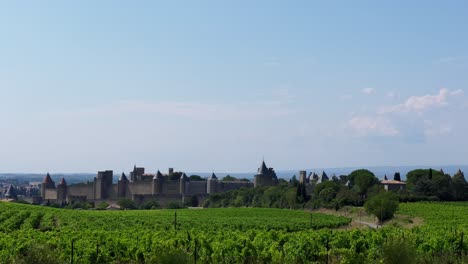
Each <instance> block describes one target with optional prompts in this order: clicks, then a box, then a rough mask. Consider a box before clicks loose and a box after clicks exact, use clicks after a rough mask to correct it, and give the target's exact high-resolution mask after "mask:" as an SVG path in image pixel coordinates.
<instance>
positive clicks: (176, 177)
mask: <svg viewBox="0 0 468 264" xmlns="http://www.w3.org/2000/svg"><path fill="white" fill-rule="evenodd" d="M183 174H184V173H183V172H180V171H175V172H173V173H172V174H170V175H169V177H168V178H169V180H170V181H176V180H179V179H180V177H182V175H183Z"/></svg>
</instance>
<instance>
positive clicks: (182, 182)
mask: <svg viewBox="0 0 468 264" xmlns="http://www.w3.org/2000/svg"><path fill="white" fill-rule="evenodd" d="M187 181H188V177H187V175H186V174H185V173H183V174H182V176H180V179H179V186H180V189H179V192H180V194H182V195H185V184H186V183H187Z"/></svg>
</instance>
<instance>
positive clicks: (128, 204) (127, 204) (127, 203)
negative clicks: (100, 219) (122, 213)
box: [117, 198, 138, 210]
mask: <svg viewBox="0 0 468 264" xmlns="http://www.w3.org/2000/svg"><path fill="white" fill-rule="evenodd" d="M117 204H118V205H119V206H120V208H122V209H130V210H132V209H137V208H138V206H137V204H136V203H135V201H133V200H130V199H128V198H122V199H120V200H119V201H118V202H117Z"/></svg>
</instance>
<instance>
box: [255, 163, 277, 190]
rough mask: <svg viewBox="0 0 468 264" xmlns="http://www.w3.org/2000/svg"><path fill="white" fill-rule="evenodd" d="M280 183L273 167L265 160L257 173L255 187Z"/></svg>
mask: <svg viewBox="0 0 468 264" xmlns="http://www.w3.org/2000/svg"><path fill="white" fill-rule="evenodd" d="M276 184H278V177H277V176H276V172H275V170H274V169H273V168H268V167H267V166H266V164H265V161H263V162H262V164H261V165H260V168H258V171H257V175H255V179H254V187H260V186H272V185H276Z"/></svg>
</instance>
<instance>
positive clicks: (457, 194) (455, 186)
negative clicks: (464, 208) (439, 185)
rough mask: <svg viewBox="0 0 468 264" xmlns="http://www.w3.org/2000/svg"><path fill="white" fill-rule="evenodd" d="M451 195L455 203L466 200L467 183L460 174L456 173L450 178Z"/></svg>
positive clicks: (467, 197)
mask: <svg viewBox="0 0 468 264" xmlns="http://www.w3.org/2000/svg"><path fill="white" fill-rule="evenodd" d="M452 195H453V198H454V199H455V200H457V201H465V200H467V199H468V183H467V182H466V179H465V176H464V175H463V173H462V172H460V171H459V172H457V173H456V174H455V175H453V178H452Z"/></svg>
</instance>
